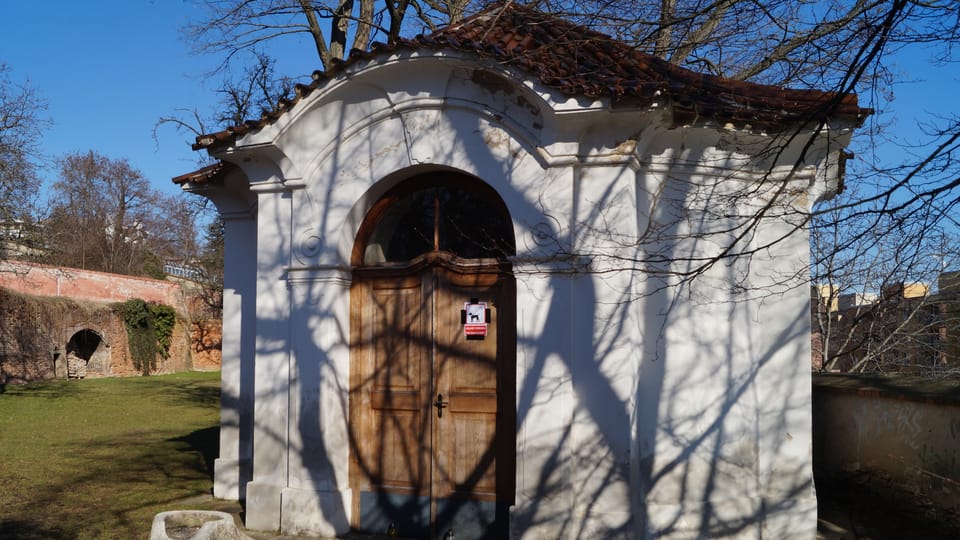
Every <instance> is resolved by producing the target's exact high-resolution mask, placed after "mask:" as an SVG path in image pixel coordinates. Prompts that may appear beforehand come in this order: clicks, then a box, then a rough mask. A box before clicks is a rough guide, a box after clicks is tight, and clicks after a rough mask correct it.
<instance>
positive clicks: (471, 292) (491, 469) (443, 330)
mask: <svg viewBox="0 0 960 540" xmlns="http://www.w3.org/2000/svg"><path fill="white" fill-rule="evenodd" d="M438 281H439V283H438V285H437V289H436V293H435V296H436V298H435V300H434V302H435V303H436V306H437V308H436V314H435V329H436V335H435V340H436V351H437V352H436V355H437V359H436V365H437V373H436V379H437V383H436V384H437V388H438V391H440V392H442V393H443V394H444V395H445V396H447V400H448V401H449V406H448V410H449V413H448V414H446V415H444V417H443V418H440V419H438V420H436V424H437V429H436V433H437V435H436V437H437V438H436V446H437V451H436V452H435V455H434V459H435V460H436V463H437V467H436V470H435V471H434V473H433V478H434V488H433V489H434V493H435V496H437V497H455V498H469V499H482V500H493V499H495V498H496V466H495V463H496V459H495V458H496V429H497V331H496V320H497V304H498V298H497V297H498V292H499V288H498V287H497V286H496V281H495V280H493V281H492V282H491V280H489V277H488V276H478V275H457V274H450V273H445V272H441V273H439V276H438ZM471 299H478V300H480V301H481V302H487V304H488V308H489V310H490V313H491V321H488V323H489V324H488V326H487V335H486V336H485V337H483V338H482V339H467V337H466V336H465V335H464V332H463V326H462V324H461V319H460V311H461V310H462V309H463V306H464V304H465V303H466V302H469V301H470V300H471Z"/></svg>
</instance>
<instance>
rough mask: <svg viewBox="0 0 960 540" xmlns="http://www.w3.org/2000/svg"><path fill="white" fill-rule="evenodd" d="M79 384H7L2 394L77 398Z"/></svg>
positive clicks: (48, 382)
mask: <svg viewBox="0 0 960 540" xmlns="http://www.w3.org/2000/svg"><path fill="white" fill-rule="evenodd" d="M78 384H81V381H79V380H76V379H72V380H63V379H58V380H46V381H33V382H27V383H22V384H21V383H15V384H11V383H9V382H7V383H6V385H4V384H0V394H2V395H3V397H4V398H17V397H39V398H46V399H61V398H68V397H77V396H80V395H82V392H83V391H82V389H81V388H80V387H79V386H78ZM0 538H2V537H0Z"/></svg>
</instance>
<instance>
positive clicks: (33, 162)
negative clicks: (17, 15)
mask: <svg viewBox="0 0 960 540" xmlns="http://www.w3.org/2000/svg"><path fill="white" fill-rule="evenodd" d="M46 107H47V106H46V102H44V100H43V98H42V97H41V96H40V95H39V94H38V93H37V91H36V89H34V88H33V87H32V86H31V85H30V83H29V81H27V82H24V83H17V82H15V81H13V80H12V79H11V78H10V68H9V67H8V66H7V65H6V64H3V63H0V231H2V232H3V236H4V238H0V256H6V255H5V254H4V252H5V251H6V249H5V248H6V246H7V240H8V238H6V237H7V236H10V235H16V236H17V237H18V238H16V239H12V240H15V241H17V242H21V241H23V239H22V238H20V236H21V235H22V234H23V233H24V232H25V230H24V228H25V227H26V228H29V227H30V225H31V221H32V219H31V218H32V217H33V216H32V209H33V208H34V203H35V200H34V199H35V197H36V195H37V193H38V192H39V188H40V178H39V176H38V175H37V169H38V167H39V162H40V159H41V153H40V137H41V135H42V133H43V130H44V129H45V128H46V127H47V125H49V120H48V119H46V118H44V117H43V114H44V111H45V110H46Z"/></svg>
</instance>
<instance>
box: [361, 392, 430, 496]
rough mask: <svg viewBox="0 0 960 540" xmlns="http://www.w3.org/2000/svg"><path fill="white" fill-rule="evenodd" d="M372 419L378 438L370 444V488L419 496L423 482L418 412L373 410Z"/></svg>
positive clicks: (421, 444) (373, 439)
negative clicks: (371, 463)
mask: <svg viewBox="0 0 960 540" xmlns="http://www.w3.org/2000/svg"><path fill="white" fill-rule="evenodd" d="M371 416H372V420H373V423H374V425H376V426H378V428H379V429H378V435H377V437H374V438H372V439H371V440H370V443H372V444H371V447H372V448H371V450H373V455H372V456H370V458H371V459H372V460H375V462H374V463H375V464H374V467H373V470H374V471H375V472H374V474H375V475H376V476H375V477H374V478H373V479H372V484H373V485H372V486H371V487H376V488H379V489H383V490H388V491H391V492H394V493H419V492H421V491H422V489H421V488H422V487H423V486H424V485H425V482H424V481H423V480H424V478H423V475H422V474H421V463H422V461H423V459H422V456H421V452H422V446H423V442H422V441H421V439H420V431H421V429H422V427H421V425H420V414H419V411H417V410H415V409H414V410H407V411H402V410H398V409H390V410H387V411H382V410H375V411H374V412H373V413H372V414H371Z"/></svg>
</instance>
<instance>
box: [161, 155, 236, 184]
mask: <svg viewBox="0 0 960 540" xmlns="http://www.w3.org/2000/svg"><path fill="white" fill-rule="evenodd" d="M231 167H235V165H232V164H230V163H228V162H225V161H218V162H216V163H214V164H213V165H207V166H206V167H203V168H202V169H198V170H196V171H193V172H189V173H186V174H181V175H180V176H177V177H174V179H173V183H174V184H180V185H182V184H197V185H203V184H217V183H219V182H222V181H223V177H224V176H225V175H226V174H227V172H228V171H229V170H230V168H231Z"/></svg>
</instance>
